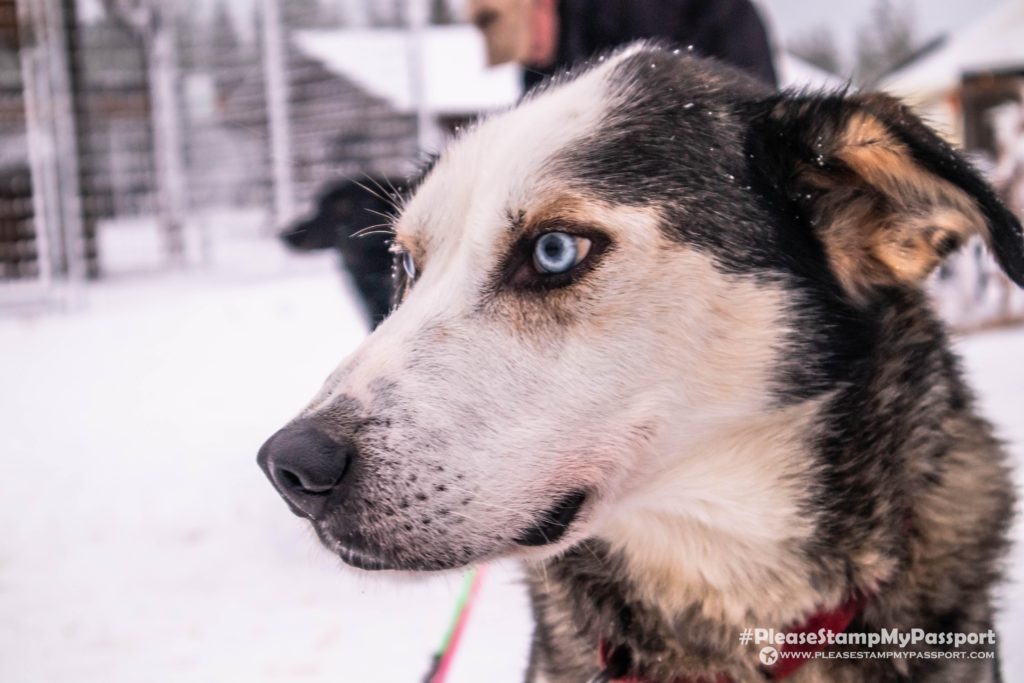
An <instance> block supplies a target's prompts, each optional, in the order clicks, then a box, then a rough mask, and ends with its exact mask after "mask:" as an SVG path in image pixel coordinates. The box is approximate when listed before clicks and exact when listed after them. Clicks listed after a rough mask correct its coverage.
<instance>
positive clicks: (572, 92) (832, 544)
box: [259, 44, 1024, 683]
mask: <svg viewBox="0 0 1024 683" xmlns="http://www.w3.org/2000/svg"><path fill="white" fill-rule="evenodd" d="M574 76H575V77H571V76H566V77H563V78H561V79H556V81H555V82H554V83H553V84H551V85H549V86H548V87H546V88H544V89H542V90H541V91H540V92H537V93H535V94H533V95H531V96H530V97H529V98H528V99H527V100H526V101H525V102H523V103H521V104H520V105H519V106H517V107H516V108H515V109H513V110H511V111H509V112H506V113H503V114H500V115H498V116H495V117H493V118H491V119H489V120H486V121H484V122H482V123H480V124H479V125H477V126H475V127H474V128H472V129H470V130H468V131H466V132H464V133H463V134H461V136H460V137H459V138H458V139H457V140H455V141H454V142H453V143H452V144H451V145H450V147H449V148H448V149H447V150H446V151H445V152H444V153H443V154H442V155H441V156H440V158H439V159H438V160H437V161H436V163H435V164H434V165H433V166H432V168H430V169H429V170H428V171H427V172H426V173H425V176H424V177H423V178H422V180H421V182H420V183H419V184H418V186H417V188H416V189H415V191H414V192H413V193H412V196H411V197H410V198H409V199H408V200H407V202H406V203H405V206H404V207H403V208H402V211H401V214H400V216H399V217H398V218H397V219H396V222H395V226H394V227H395V248H396V249H397V250H398V252H399V253H398V255H397V258H398V260H399V262H400V263H401V264H402V265H403V266H404V268H403V270H404V272H405V275H404V276H403V281H402V282H401V283H400V288H399V290H400V291H399V296H400V299H401V303H400V305H399V307H398V308H397V309H396V310H395V311H394V312H393V313H392V314H391V315H390V317H388V318H387V320H385V321H384V323H383V324H382V325H381V326H380V327H379V328H377V330H376V331H375V332H374V333H373V334H372V335H371V336H370V337H369V338H368V339H367V340H366V341H365V342H364V343H363V345H362V346H361V347H360V348H359V349H358V350H357V351H356V352H355V353H354V354H352V356H351V357H349V358H348V359H346V360H345V361H344V362H343V363H342V364H341V366H340V367H339V368H338V369H337V370H336V371H335V372H334V373H333V374H332V375H331V376H330V377H329V378H328V380H327V382H326V383H325V385H324V387H323V389H322V390H321V392H320V393H319V395H317V396H316V397H315V398H314V399H313V401H312V402H311V403H310V404H309V406H308V407H307V408H306V409H305V410H304V411H303V412H302V413H301V415H299V417H297V418H296V419H295V420H294V421H292V422H291V423H290V424H289V425H288V426H286V427H285V428H284V429H282V430H281V431H279V432H278V433H277V434H275V435H274V436H273V437H272V438H271V439H270V440H269V441H268V442H267V443H266V444H265V445H264V446H263V448H262V450H261V452H260V455H259V463H260V465H261V466H262V467H263V469H264V470H265V471H266V473H267V475H268V476H269V477H270V480H271V481H272V482H273V484H274V486H275V487H276V488H277V490H278V491H279V492H280V493H281V495H282V496H283V497H284V499H285V500H286V501H287V503H288V505H289V506H290V507H291V509H292V510H293V511H294V512H295V513H296V514H299V515H301V516H303V517H306V518H308V519H309V520H310V521H311V522H312V525H313V527H314V528H315V530H316V532H317V534H318V535H319V537H320V539H321V540H322V541H323V543H324V544H325V545H326V546H327V547H328V548H329V549H331V550H332V551H334V552H336V553H337V554H338V555H339V556H340V557H341V558H342V559H343V560H344V561H345V562H347V563H348V564H351V565H354V566H356V567H359V568H362V569H378V570H380V569H385V570H388V569H389V570H413V571H420V570H445V569H451V568H454V567H461V566H464V565H467V564H471V563H475V562H482V561H486V560H488V559H491V558H495V557H502V556H518V557H522V558H524V559H525V560H526V566H527V567H528V572H529V574H530V577H531V579H530V589H531V594H532V599H533V605H534V609H535V612H536V621H537V626H536V634H535V638H534V645H533V652H532V657H531V662H530V666H529V671H528V673H527V677H528V679H529V680H530V681H536V682H538V683H539V682H544V683H584V682H585V681H587V680H591V679H593V680H629V681H642V682H643V683H679V682H682V681H706V682H711V681H715V682H721V681H732V682H735V683H742V682H747V681H760V682H763V681H766V680H780V679H782V678H784V677H788V678H789V680H791V681H802V682H811V681H843V682H854V681H858V682H871V683H878V682H879V681H915V682H918V683H919V682H921V681H943V682H948V681H962V682H964V683H981V682H984V681H995V680H998V665H997V664H996V663H995V660H994V655H995V646H994V645H993V635H994V634H991V633H989V630H990V629H991V628H992V625H993V605H992V597H991V592H992V589H993V586H994V584H995V583H996V582H997V581H998V579H999V577H1000V566H999V565H1000V560H1001V557H1002V555H1003V554H1004V551H1005V550H1006V545H1007V540H1006V536H1007V527H1008V526H1009V525H1010V522H1011V517H1012V514H1013V508H1014V500H1013V499H1014V495H1013V487H1012V484H1011V477H1010V472H1009V470H1008V466H1007V457H1006V454H1005V452H1004V451H1003V449H1002V447H1001V446H1000V444H999V442H998V441H997V440H996V438H995V437H994V436H993V433H992V428H991V427H990V425H989V424H988V423H987V422H985V420H983V419H982V418H981V417H979V416H978V414H977V412H976V408H975V405H974V399H973V398H972V395H971V392H970V390H969V389H968V388H967V387H966V386H965V383H964V381H963V379H962V373H961V370H960V368H959V364H958V361H957V358H956V357H955V355H954V354H953V353H952V352H951V350H950V347H949V343H948V341H947V338H946V334H945V332H944V331H943V327H942V325H941V324H940V323H939V322H937V320H936V318H935V316H934V315H933V314H932V312H931V310H930V308H929V305H928V303H927V300H926V298H925V295H924V294H923V291H922V281H923V280H924V279H925V278H926V276H927V275H928V274H929V273H930V272H931V271H932V270H933V269H934V268H935V267H936V266H937V265H938V264H939V263H940V262H941V261H942V259H943V257H944V256H946V255H948V254H949V253H950V252H952V251H954V250H955V249H956V248H957V247H958V246H959V245H961V244H962V243H963V242H964V241H965V240H967V239H968V238H970V237H971V236H973V235H980V236H982V237H983V238H984V239H985V240H986V241H987V242H988V244H989V246H990V248H991V250H992V251H993V252H994V254H995V256H996V258H997V259H998V260H999V262H1000V264H1001V266H1002V267H1003V268H1004V270H1006V272H1007V273H1008V274H1009V275H1010V277H1012V278H1013V279H1014V280H1015V281H1016V282H1017V283H1021V282H1022V279H1024V240H1022V235H1021V227H1020V224H1019V223H1018V221H1017V220H1016V219H1015V218H1014V217H1013V216H1012V215H1011V214H1010V213H1009V212H1008V211H1007V210H1006V209H1005V208H1004V207H1003V206H1002V205H1001V204H1000V202H999V201H998V199H997V198H996V196H995V195H994V194H993V192H992V190H991V189H990V188H989V187H988V186H987V185H986V184H985V183H984V182H983V181H982V180H981V179H980V178H979V176H978V175H977V174H976V172H975V171H974V170H972V168H971V167H970V165H969V164H968V163H967V162H965V161H964V160H963V158H962V157H961V156H959V155H958V154H957V153H956V152H955V151H954V150H953V149H951V148H950V147H949V146H948V145H947V144H945V143H944V142H943V141H942V140H941V139H940V138H939V137H937V136H936V135H935V134H934V133H933V132H932V131H931V130H929V129H928V128H927V127H926V126H925V125H923V124H922V123H921V121H920V120H919V119H918V118H916V117H915V116H914V115H913V114H912V113H910V112H909V111H908V110H907V109H905V108H903V107H902V106H900V104H899V103H897V102H896V101H894V100H893V99H891V98H889V97H886V96H884V95H852V94H844V93H831V94H816V95H815V94H806V93H797V94H793V93H781V94H780V93H777V92H774V91H770V90H767V89H765V88H764V87H763V86H761V85H760V84H758V83H755V82H754V81H752V80H750V79H749V78H746V77H745V76H743V75H741V74H739V73H738V72H735V71H733V70H731V69H729V68H726V67H723V66H721V65H716V64H714V63H711V62H706V61H701V60H697V59H693V58H688V57H687V56H685V55H679V54H677V53H676V52H673V51H671V50H667V49H661V48H658V47H656V46H650V45H644V44H641V45H637V46H633V47H631V48H629V49H627V50H625V51H622V52H620V53H618V54H615V55H612V56H610V57H607V58H604V59H601V60H598V61H597V62H596V63H595V64H594V65H592V66H591V67H590V68H588V69H585V70H583V72H582V73H581V74H574ZM823 625H824V626H823ZM825 626H828V630H832V631H834V632H837V633H839V634H841V635H842V634H844V632H845V634H846V635H852V636H856V635H858V634H861V635H865V636H866V635H869V634H875V633H881V632H882V631H883V630H890V629H898V630H899V633H906V634H909V633H911V629H915V628H916V629H922V631H923V632H927V633H935V634H940V636H937V637H948V634H955V633H963V634H971V637H972V638H973V643H972V644H964V645H961V646H960V647H958V648H954V647H952V646H951V645H948V644H941V643H940V641H934V642H930V643H927V642H918V643H916V644H913V645H910V646H908V647H906V648H898V647H896V646H888V648H887V649H888V650H889V651H890V652H884V651H883V650H886V648H884V647H881V646H879V647H869V646H866V645H865V646H859V647H853V646H849V645H846V646H841V645H839V644H835V643H833V644H832V645H831V646H827V647H824V648H817V649H818V650H820V651H819V652H810V651H809V652H808V653H809V654H811V655H815V656H814V657H813V658H809V659H807V660H806V661H804V662H802V665H801V666H799V667H795V666H794V665H792V664H791V661H790V660H784V659H783V657H784V655H785V654H786V652H787V651H789V650H787V648H786V647H784V646H779V647H778V650H777V651H776V652H775V655H774V656H773V655H771V654H770V653H769V655H767V656H766V655H765V654H764V653H763V652H759V651H761V649H762V648H763V647H764V645H763V644H758V643H756V642H755V643H742V642H740V641H741V639H742V638H741V634H742V633H743V631H744V629H747V628H763V629H775V631H776V632H777V633H778V634H782V635H783V636H784V637H788V636H790V635H794V634H797V635H798V634H799V633H800V632H802V633H807V632H813V631H815V630H816V629H818V628H819V627H821V628H823V629H824V627H825ZM978 634H981V636H980V637H981V638H982V640H981V641H979V640H978V637H979V636H978ZM986 634H987V635H988V640H987V641H986V640H984V638H985V635H986ZM954 650H955V652H954ZM908 653H909V654H908ZM759 654H760V655H761V656H759ZM879 654H881V655H887V654H888V655H892V656H878V655H879ZM897 655H899V656H897ZM773 659H776V660H778V661H776V662H775V663H774V664H773V661H772V660H773Z"/></svg>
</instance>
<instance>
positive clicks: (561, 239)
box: [533, 232, 590, 274]
mask: <svg viewBox="0 0 1024 683" xmlns="http://www.w3.org/2000/svg"><path fill="white" fill-rule="evenodd" d="M588 251H590V240H588V239H587V238H585V237H576V236H574V235H570V234H568V233H565V232H546V233H544V234H543V235H541V236H540V237H538V238H537V241H536V242H535V243H534V245H533V265H534V267H535V268H536V269H537V270H538V271H539V272H541V273H552V274H557V273H564V272H566V271H569V270H571V269H572V268H573V267H575V266H577V265H579V264H580V262H582V261H583V259H584V258H586V256H587V252H588Z"/></svg>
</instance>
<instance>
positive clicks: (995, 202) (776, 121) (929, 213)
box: [749, 94, 1024, 300]
mask: <svg viewBox="0 0 1024 683" xmlns="http://www.w3.org/2000/svg"><path fill="white" fill-rule="evenodd" d="M762 104H763V105H764V108H763V109H761V110H760V112H759V115H758V116H756V117H755V121H756V122H755V125H754V130H753V134H752V135H751V137H750V138H749V145H750V147H749V149H750V152H751V154H750V157H751V159H752V160H753V161H752V162H751V163H752V164H754V165H755V167H756V170H757V171H759V175H760V177H761V178H762V180H763V182H764V183H766V184H768V185H769V186H770V187H771V188H772V189H773V190H774V191H775V196H776V197H778V199H779V200H780V201H783V202H786V204H787V208H788V209H791V210H793V212H795V213H797V214H800V215H804V216H806V217H807V218H808V219H809V220H810V222H811V224H812V225H813V226H814V230H815V232H816V235H817V237H818V239H819V240H820V242H821V244H822V245H823V247H824V250H825V253H826V255H827V258H828V261H829V265H830V266H831V268H832V270H833V272H834V273H835V275H836V277H837V279H838V280H839V282H840V283H841V284H842V285H843V287H844V289H846V291H847V292H848V293H849V294H850V295H851V296H852V297H854V298H855V299H860V300H865V299H868V298H870V296H871V293H872V291H874V290H876V289H877V288H879V287H885V286H892V285H899V284H912V283H917V282H920V281H921V280H923V279H924V278H925V277H926V276H927V275H928V273H930V272H931V271H932V269H934V268H935V266H936V265H938V263H939V262H940V261H941V260H942V259H943V258H944V257H945V256H946V255H948V254H949V253H950V252H952V251H954V250H956V249H957V248H958V247H959V246H961V245H962V244H963V243H964V242H965V241H966V240H967V239H968V238H969V237H971V236H972V235H981V236H982V237H983V238H984V239H985V241H986V242H987V243H988V245H989V248H990V249H991V250H992V251H993V252H994V253H995V255H996V258H997V259H998V261H999V263H1000V265H1001V266H1002V268H1003V270H1005V271H1006V273H1007V274H1008V275H1009V276H1010V278H1012V279H1013V280H1014V282H1016V283H1017V284H1019V285H1022V286H1024V236H1022V234H1021V225H1020V222H1019V221H1018V220H1017V218H1016V217H1015V216H1014V215H1013V214H1011V213H1010V211H1009V210H1007V208H1006V207H1005V206H1003V204H1002V203H1001V202H1000V201H999V199H998V198H997V197H996V195H995V193H994V192H993V190H992V188H991V187H989V185H988V184H987V183H986V182H985V181H984V180H982V178H981V177H980V176H979V175H978V173H977V171H975V170H974V169H973V168H972V167H971V165H970V164H969V163H968V162H967V161H966V160H964V159H963V157H961V156H960V155H959V154H958V153H957V152H956V151H954V150H953V149H952V148H951V147H950V146H949V145H948V144H946V142H944V141H943V140H942V139H941V138H940V137H939V136H938V135H936V134H935V132H934V131H932V130H931V129H930V128H928V127H927V126H926V125H924V123H922V122H921V120H920V119H919V118H917V117H916V116H915V115H914V114H912V113H910V111H909V110H908V109H907V108H906V107H904V106H903V105H901V104H900V103H899V102H898V101H896V100H894V99H893V98H891V97H888V96H886V95H865V96H845V95H827V96H795V97H794V96H792V95H786V94H782V95H778V96H775V97H774V98H773V99H772V100H770V101H768V102H767V103H762Z"/></svg>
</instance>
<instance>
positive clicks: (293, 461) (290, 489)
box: [257, 422, 355, 518]
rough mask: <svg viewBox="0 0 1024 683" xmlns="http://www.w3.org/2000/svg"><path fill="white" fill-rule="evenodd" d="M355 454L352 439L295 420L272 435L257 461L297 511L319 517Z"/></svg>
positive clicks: (308, 515)
mask: <svg viewBox="0 0 1024 683" xmlns="http://www.w3.org/2000/svg"><path fill="white" fill-rule="evenodd" d="M354 454H355V449H354V447H353V444H352V443H351V442H350V441H347V440H344V439H342V440H335V439H332V438H331V437H329V436H327V435H326V434H324V433H323V432H321V431H320V430H318V429H316V428H315V427H314V426H313V425H312V424H311V423H308V422H296V423H294V424H291V425H289V426H287V427H285V428H284V429H282V430H281V431H279V432H278V433H277V434H275V435H274V436H272V437H270V439H269V440H268V441H267V442H266V443H265V444H263V448H261V449H260V454H259V457H258V458H257V460H258V462H259V464H260V466H261V467H262V468H263V470H264V472H266V473H267V476H268V477H269V478H270V480H271V482H273V484H274V486H275V487H276V488H277V490H278V492H279V493H280V494H281V495H282V496H283V497H284V499H285V500H286V501H288V502H289V503H290V504H291V506H292V509H293V510H294V511H295V512H296V513H297V514H301V515H303V516H306V517H311V518H317V517H319V516H320V515H321V514H322V513H323V509H324V506H325V505H326V503H327V497H328V496H327V494H329V493H330V492H331V491H333V490H334V489H335V488H337V487H338V485H339V484H341V482H342V479H344V478H345V475H346V474H347V473H348V471H349V469H350V467H349V466H350V464H351V461H352V459H353V457H354Z"/></svg>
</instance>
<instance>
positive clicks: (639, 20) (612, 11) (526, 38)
mask: <svg viewBox="0 0 1024 683" xmlns="http://www.w3.org/2000/svg"><path fill="white" fill-rule="evenodd" d="M471 13H472V19H473V22H474V23H475V24H476V25H477V27H479V28H480V30H481V31H483V33H484V36H485V38H486V39H487V47H488V57H489V61H490V62H491V63H492V64H497V63H501V62H506V61H517V62H519V63H520V64H522V65H523V67H524V69H525V73H524V82H525V85H526V87H527V88H531V87H533V86H534V85H536V84H537V83H539V82H540V81H541V80H543V79H544V78H545V77H547V76H549V75H551V74H553V73H555V72H557V71H558V70H560V69H564V68H567V67H570V66H572V65H573V64H574V63H578V62H581V61H584V60H586V59H588V58H590V57H592V56H594V55H595V54H600V53H601V52H605V51H608V50H611V49H613V48H615V47H618V46H620V45H624V44H627V43H630V42H632V41H634V40H640V39H644V38H648V39H654V40H662V41H665V42H668V43H671V44H674V45H677V46H679V47H681V48H686V49H691V50H692V51H693V52H694V53H695V54H697V55H700V56H703V57H712V58H714V59H718V60H720V61H723V62H726V63H728V64H731V65H733V66H735V67H738V68H739V69H742V70H744V71H746V72H747V73H749V74H751V75H752V76H754V77H756V78H758V79H760V80H762V81H764V82H765V83H769V84H771V85H773V86H774V85H776V77H775V67H774V66H773V64H772V51H771V46H770V44H769V41H768V32H767V30H766V29H765V26H764V23H763V22H762V21H761V17H760V16H758V13H757V10H756V9H755V8H754V6H753V5H752V4H751V3H750V0H472V2H471Z"/></svg>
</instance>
